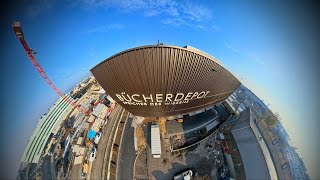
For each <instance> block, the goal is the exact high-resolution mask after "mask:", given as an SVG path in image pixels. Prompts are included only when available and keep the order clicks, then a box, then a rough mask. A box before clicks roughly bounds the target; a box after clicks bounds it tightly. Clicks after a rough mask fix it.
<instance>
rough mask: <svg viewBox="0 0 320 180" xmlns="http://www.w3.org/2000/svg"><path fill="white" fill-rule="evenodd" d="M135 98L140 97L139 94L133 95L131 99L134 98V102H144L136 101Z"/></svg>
mask: <svg viewBox="0 0 320 180" xmlns="http://www.w3.org/2000/svg"><path fill="white" fill-rule="evenodd" d="M134 97H140V95H139V94H132V96H131V98H132V100H134V101H135V102H142V100H137V99H135V98H134Z"/></svg>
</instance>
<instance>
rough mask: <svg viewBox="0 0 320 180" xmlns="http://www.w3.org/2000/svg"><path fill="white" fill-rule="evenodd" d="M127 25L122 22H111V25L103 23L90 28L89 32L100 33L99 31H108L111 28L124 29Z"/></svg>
mask: <svg viewBox="0 0 320 180" xmlns="http://www.w3.org/2000/svg"><path fill="white" fill-rule="evenodd" d="M124 28H125V26H124V25H122V24H109V25H102V26H97V27H94V28H92V29H89V30H88V31H87V33H98V32H107V31H109V30H122V29H124Z"/></svg>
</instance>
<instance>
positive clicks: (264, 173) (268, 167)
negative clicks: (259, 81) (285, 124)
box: [231, 108, 277, 179]
mask: <svg viewBox="0 0 320 180" xmlns="http://www.w3.org/2000/svg"><path fill="white" fill-rule="evenodd" d="M231 132H232V135H233V137H234V139H235V141H236V143H237V146H238V149H239V152H240V155H241V159H242V162H243V165H244V170H245V174H246V179H276V178H277V173H276V169H275V165H274V163H273V161H272V158H271V153H270V152H269V149H268V147H267V145H266V143H265V142H264V141H263V139H262V137H261V132H260V131H259V129H258V127H257V126H256V124H255V122H254V120H253V115H252V111H251V109H250V108H248V109H246V110H244V111H243V112H241V113H240V116H239V118H238V120H237V122H236V123H235V124H234V125H233V126H232V128H231Z"/></svg>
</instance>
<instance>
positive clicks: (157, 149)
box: [151, 124, 161, 158]
mask: <svg viewBox="0 0 320 180" xmlns="http://www.w3.org/2000/svg"><path fill="white" fill-rule="evenodd" d="M151 154H152V156H153V157H154V158H160V157H161V142H160V128H159V125H158V124H152V125H151Z"/></svg>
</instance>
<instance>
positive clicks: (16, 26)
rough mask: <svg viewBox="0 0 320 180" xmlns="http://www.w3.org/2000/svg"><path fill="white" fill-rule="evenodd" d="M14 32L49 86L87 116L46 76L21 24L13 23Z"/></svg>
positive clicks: (83, 111)
mask: <svg viewBox="0 0 320 180" xmlns="http://www.w3.org/2000/svg"><path fill="white" fill-rule="evenodd" d="M12 27H13V31H14V32H15V34H16V36H17V37H18V39H19V40H20V42H21V44H22V46H23V48H24V49H25V51H26V52H27V55H28V56H29V58H30V61H31V62H32V64H33V66H34V67H35V68H36V69H37V70H38V72H39V73H40V75H41V77H42V78H43V79H44V80H45V81H46V82H47V83H48V84H49V86H50V87H51V88H52V89H53V90H54V91H55V92H56V93H57V94H58V95H59V96H60V97H62V98H63V100H65V101H66V102H68V103H69V104H70V105H72V106H73V107H76V108H77V109H78V110H79V111H80V112H82V113H84V114H87V111H86V110H85V109H83V108H82V107H81V106H77V104H76V103H75V102H73V101H72V100H71V99H69V98H68V97H66V96H65V95H64V94H63V93H62V92H61V91H60V90H59V89H58V88H57V87H56V86H55V85H54V84H53V83H52V81H51V80H50V79H49V78H48V76H47V75H46V73H45V71H44V70H43V69H42V67H41V66H40V64H39V63H38V61H37V60H36V59H35V57H34V56H33V54H34V53H35V51H34V50H33V49H31V48H29V46H28V45H27V42H26V41H25V40H24V35H23V32H22V28H21V25H20V22H17V21H15V22H13V25H12Z"/></svg>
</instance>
